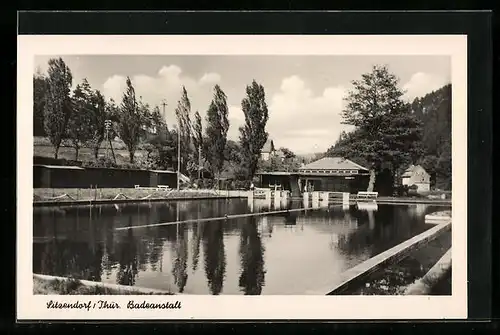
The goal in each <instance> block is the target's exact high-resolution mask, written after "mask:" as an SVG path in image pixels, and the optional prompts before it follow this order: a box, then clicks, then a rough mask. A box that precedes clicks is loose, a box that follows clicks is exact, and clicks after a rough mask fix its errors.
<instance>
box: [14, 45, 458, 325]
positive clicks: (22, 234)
mask: <svg viewBox="0 0 500 335" xmlns="http://www.w3.org/2000/svg"><path fill="white" fill-rule="evenodd" d="M69 54H80V55H82V54H107V55H110V54H115V55H125V54H134V55H136V54H141V55H160V54H161V55H168V54H177V55H180V54H182V55H188V54H199V55H201V54H202V55H209V54H211V55H221V54H224V55H228V54H231V55H263V54H267V55H289V54H294V55H449V56H451V62H452V64H451V73H452V75H451V78H452V101H453V103H452V106H453V117H452V135H453V139H452V149H453V150H452V151H453V152H452V162H453V176H452V180H453V207H452V214H453V230H452V241H453V243H452V245H453V263H452V264H453V265H452V266H453V271H452V280H453V285H452V295H451V296H450V297H428V296H189V295H182V296H178V297H176V296H172V297H165V296H148V297H144V296H141V297H139V296H137V297H132V296H110V297H109V300H112V301H116V302H118V303H120V304H121V305H122V309H121V310H119V311H114V310H98V309H96V310H90V311H83V310H54V309H47V308H46V303H47V302H48V301H49V300H51V299H57V300H59V301H61V302H63V301H67V302H71V301H76V300H79V301H89V300H91V301H97V300H99V299H98V298H101V299H102V298H103V297H102V296H100V297H94V296H60V298H61V299H59V297H57V296H41V295H33V289H32V288H33V280H32V235H33V234H32V230H33V227H32V181H33V180H32V179H33V176H32V162H33V161H32V157H33V134H32V131H31V129H33V124H32V122H33V118H32V106H33V104H32V102H33V100H32V99H33V98H32V97H33V84H32V83H33V81H32V80H33V79H32V76H33V68H34V66H33V65H34V56H35V55H69ZM17 60H18V72H17V74H18V95H17V106H18V111H17V113H18V119H17V134H18V137H17V148H18V149H17V155H18V156H17V166H18V170H17V195H18V198H17V200H18V206H17V218H18V219H17V220H18V221H17V232H18V234H17V319H18V320H22V319H31V320H33V319H128V320H139V319H151V318H154V319H166V320H168V319H227V320H231V319H233V320H234V319H442V318H448V319H460V318H466V317H467V222H466V218H467V183H466V181H467V123H466V121H467V77H466V75H467V37H466V36H465V35H448V36H444V35H432V36H431V35H425V36H424V35H408V36H404V35H386V36H382V35H364V36H359V35H357V36H346V35H343V36H324V35H321V36H316V35H311V36H299V35H295V36H294V35H288V36H273V35H265V36H252V35H245V36H242V35H238V36H231V35H222V36H215V35H212V36H181V35H176V36H147V35H140V36H124V35H120V36H109V35H107V36H85V35H80V36H69V35H68V36H43V35H22V36H18V58H17ZM130 299H134V300H136V301H142V300H147V301H148V302H163V301H165V300H166V299H169V301H176V300H179V301H181V302H182V306H183V308H182V309H177V310H128V309H126V308H125V305H126V303H127V302H128V301H129V300H130Z"/></svg>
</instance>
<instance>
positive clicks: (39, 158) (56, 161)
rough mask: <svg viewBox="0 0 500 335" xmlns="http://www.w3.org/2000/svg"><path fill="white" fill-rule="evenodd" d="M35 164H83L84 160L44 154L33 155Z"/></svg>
mask: <svg viewBox="0 0 500 335" xmlns="http://www.w3.org/2000/svg"><path fill="white" fill-rule="evenodd" d="M33 164H38V165H61V166H82V162H80V161H75V160H70V159H64V158H58V159H55V158H52V157H43V156H33Z"/></svg>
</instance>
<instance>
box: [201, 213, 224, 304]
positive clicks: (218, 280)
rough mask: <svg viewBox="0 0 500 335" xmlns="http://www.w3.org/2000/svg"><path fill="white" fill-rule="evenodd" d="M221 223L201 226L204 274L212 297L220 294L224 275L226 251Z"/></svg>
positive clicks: (214, 222)
mask: <svg viewBox="0 0 500 335" xmlns="http://www.w3.org/2000/svg"><path fill="white" fill-rule="evenodd" d="M223 225H224V222H223V221H212V222H209V223H208V224H205V225H204V226H203V253H204V255H205V274H206V276H207V281H208V286H209V289H210V292H211V293H212V294H213V295H218V294H220V293H221V292H222V288H223V285H224V276H225V274H226V251H225V250H224V236H223V234H224V231H223Z"/></svg>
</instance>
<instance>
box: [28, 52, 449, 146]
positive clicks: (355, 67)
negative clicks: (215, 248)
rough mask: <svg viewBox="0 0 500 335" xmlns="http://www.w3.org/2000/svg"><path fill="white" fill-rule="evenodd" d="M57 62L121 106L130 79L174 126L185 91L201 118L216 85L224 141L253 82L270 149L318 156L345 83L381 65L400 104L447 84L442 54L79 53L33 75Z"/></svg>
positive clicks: (331, 134) (234, 131) (333, 131)
mask: <svg viewBox="0 0 500 335" xmlns="http://www.w3.org/2000/svg"><path fill="white" fill-rule="evenodd" d="M53 57H62V58H63V60H64V61H65V62H66V64H67V65H68V66H69V68H70V69H71V71H72V74H73V87H75V86H76V84H78V83H80V82H81V81H82V80H83V79H84V78H86V79H87V80H88V82H89V84H90V85H91V86H92V88H94V89H99V90H100V91H101V93H103V94H104V96H105V97H106V99H109V98H113V99H114V100H115V101H117V102H120V101H121V98H122V95H123V92H124V90H125V80H126V77H127V76H129V77H130V78H131V80H132V84H133V85H134V87H135V90H136V94H137V95H138V96H141V97H142V99H143V101H144V102H146V103H148V104H149V105H151V106H153V107H154V106H159V107H160V110H161V111H163V106H162V102H163V101H166V103H167V105H166V107H165V119H166V121H167V124H168V125H169V126H175V124H176V121H175V114H174V110H175V107H176V106H177V102H178V100H179V98H180V96H181V90H182V86H183V85H184V86H185V87H186V90H187V93H188V96H189V99H190V101H191V111H192V114H193V115H194V112H195V111H199V113H200V114H201V116H202V118H204V117H205V115H206V110H207V108H208V106H209V104H210V101H211V100H212V97H213V87H214V85H215V84H219V85H220V86H221V88H222V90H223V91H224V92H225V93H226V95H227V104H228V107H229V121H230V128H229V132H228V138H230V139H232V140H238V135H239V131H238V128H239V126H241V125H242V124H243V122H244V115H243V112H242V111H241V100H242V99H243V98H244V97H245V89H246V86H247V85H249V84H250V83H251V82H252V80H256V81H257V82H258V83H259V84H262V85H263V86H264V89H265V94H266V102H267V105H268V109H269V121H268V123H267V127H266V130H267V131H268V133H269V136H270V138H271V139H272V140H273V142H274V144H275V146H276V147H277V148H280V147H286V148H289V149H291V150H292V151H294V152H295V153H297V154H307V153H314V152H323V151H325V150H327V149H328V148H329V147H330V146H332V145H333V144H334V143H335V141H336V140H337V138H338V136H339V134H340V132H341V131H342V130H350V127H349V126H347V125H343V124H341V121H342V118H341V111H342V109H343V106H344V101H343V98H344V97H345V95H346V93H347V92H348V91H349V90H350V89H351V88H352V84H351V82H352V81H353V80H357V79H360V78H361V75H362V74H363V73H366V72H369V71H370V70H371V67H372V66H373V65H377V64H380V65H386V66H388V68H389V71H390V72H392V73H394V74H395V75H396V76H397V77H398V78H399V80H400V81H399V85H400V87H401V88H402V89H403V90H405V92H406V93H405V96H404V97H405V99H407V100H408V101H411V100H413V99H414V98H415V97H420V96H423V95H425V94H427V93H430V92H432V91H433V90H436V89H438V88H440V87H442V86H444V85H445V84H447V83H450V82H451V78H450V77H451V59H450V57H448V56H369V55H363V56H337V55H333V56H309V55H304V56H302V55H301V56H294V55H290V56H281V55H280V56H233V55H227V56H214V55H189V56H186V55H178V56H177V55H168V56H133V55H120V56H116V55H109V56H105V55H95V56H94V55H82V56H76V55H71V56H64V55H54V56H37V57H35V68H34V71H40V72H42V73H46V70H47V67H48V64H47V63H48V60H49V59H50V58H53Z"/></svg>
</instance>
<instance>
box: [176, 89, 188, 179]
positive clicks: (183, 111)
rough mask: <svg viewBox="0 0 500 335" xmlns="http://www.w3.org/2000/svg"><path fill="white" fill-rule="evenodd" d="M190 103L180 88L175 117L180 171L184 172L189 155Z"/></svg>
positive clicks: (184, 91) (185, 92) (185, 93)
mask: <svg viewBox="0 0 500 335" xmlns="http://www.w3.org/2000/svg"><path fill="white" fill-rule="evenodd" d="M190 114H191V102H190V101H189V97H188V95H187V91H186V88H185V87H184V86H182V96H181V99H180V100H179V102H178V103H177V108H176V109H175V115H176V117H177V124H178V131H179V132H180V140H181V142H180V145H181V154H180V156H181V171H186V170H187V167H188V162H189V160H190V159H189V158H190V154H191V117H190Z"/></svg>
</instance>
